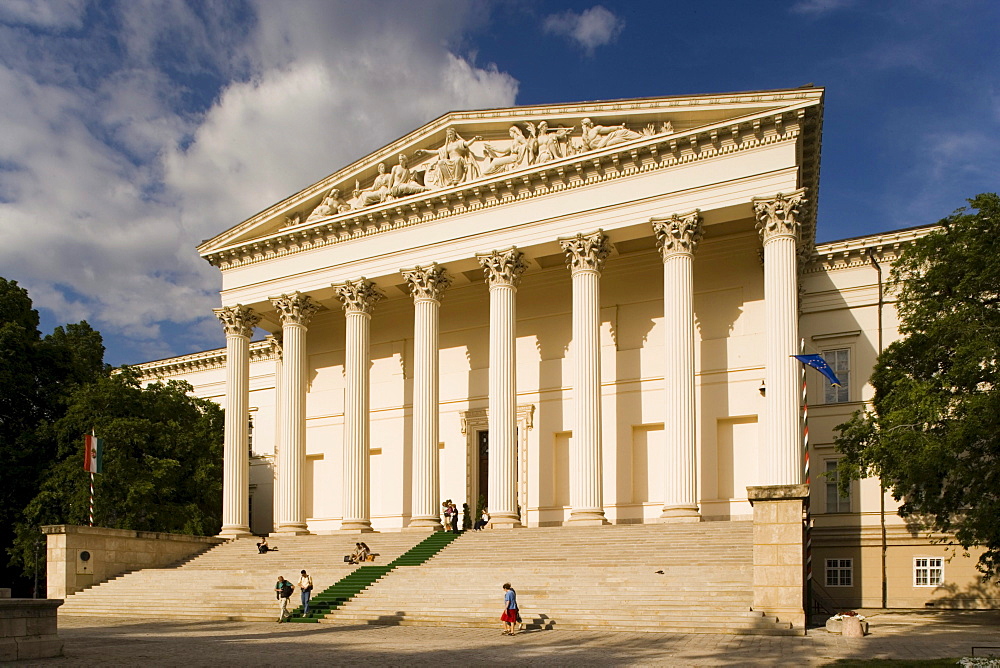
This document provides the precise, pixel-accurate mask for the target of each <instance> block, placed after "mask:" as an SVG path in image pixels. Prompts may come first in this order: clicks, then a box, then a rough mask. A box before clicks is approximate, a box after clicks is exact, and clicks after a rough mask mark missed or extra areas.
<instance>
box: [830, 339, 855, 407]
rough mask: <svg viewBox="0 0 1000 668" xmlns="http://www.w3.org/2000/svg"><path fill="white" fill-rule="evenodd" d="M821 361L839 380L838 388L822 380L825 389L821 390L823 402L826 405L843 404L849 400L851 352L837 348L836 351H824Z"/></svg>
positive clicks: (847, 349)
mask: <svg viewBox="0 0 1000 668" xmlns="http://www.w3.org/2000/svg"><path fill="white" fill-rule="evenodd" d="M823 359H825V360H826V363H827V364H829V365H830V368H831V369H833V373H834V374H836V376H837V379H838V380H840V387H834V386H833V385H832V384H831V383H830V382H829V381H827V380H826V379H824V382H825V383H826V387H825V388H824V390H823V401H824V403H828V404H843V403H846V402H848V401H850V400H851V393H850V392H849V389H848V388H850V386H851V350H850V348H838V349H837V350H824V351H823Z"/></svg>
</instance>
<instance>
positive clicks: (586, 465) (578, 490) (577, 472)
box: [569, 271, 605, 524]
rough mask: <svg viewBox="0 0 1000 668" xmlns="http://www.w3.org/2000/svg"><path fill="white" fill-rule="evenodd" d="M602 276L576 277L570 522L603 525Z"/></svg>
mask: <svg viewBox="0 0 1000 668" xmlns="http://www.w3.org/2000/svg"><path fill="white" fill-rule="evenodd" d="M600 280H601V278H600V274H599V273H598V272H597V271H576V272H574V273H573V366H574V369H575V374H574V376H575V377H574V385H573V403H574V408H575V411H574V412H575V414H576V423H575V427H574V429H573V449H572V451H571V453H570V454H571V457H570V471H571V474H572V475H571V481H570V504H571V505H572V507H573V510H572V512H571V514H570V518H569V521H570V522H572V523H574V524H604V523H605V521H604V495H603V493H602V487H603V486H602V484H601V483H602V477H603V476H602V470H603V467H602V466H601V342H600V335H601V329H600V327H601V311H600Z"/></svg>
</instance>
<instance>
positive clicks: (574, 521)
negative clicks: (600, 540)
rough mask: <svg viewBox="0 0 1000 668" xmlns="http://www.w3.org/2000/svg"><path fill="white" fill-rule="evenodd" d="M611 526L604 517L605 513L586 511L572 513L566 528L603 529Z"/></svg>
mask: <svg viewBox="0 0 1000 668" xmlns="http://www.w3.org/2000/svg"><path fill="white" fill-rule="evenodd" d="M608 524H611V522H609V521H608V518H606V517H605V516H604V511H603V510H601V511H595V510H584V511H580V512H575V513H572V514H571V515H570V516H569V519H568V520H566V526H571V527H602V526H605V525H608Z"/></svg>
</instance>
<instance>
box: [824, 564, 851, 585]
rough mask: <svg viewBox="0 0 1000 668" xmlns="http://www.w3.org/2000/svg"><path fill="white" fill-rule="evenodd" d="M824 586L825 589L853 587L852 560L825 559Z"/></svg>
mask: <svg viewBox="0 0 1000 668" xmlns="http://www.w3.org/2000/svg"><path fill="white" fill-rule="evenodd" d="M826 586H827V587H853V586H854V560H853V559H827V560H826Z"/></svg>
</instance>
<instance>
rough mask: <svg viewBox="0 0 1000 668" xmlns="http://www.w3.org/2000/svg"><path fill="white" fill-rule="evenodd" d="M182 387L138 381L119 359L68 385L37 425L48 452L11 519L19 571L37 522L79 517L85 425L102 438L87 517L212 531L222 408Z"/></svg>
mask: <svg viewBox="0 0 1000 668" xmlns="http://www.w3.org/2000/svg"><path fill="white" fill-rule="evenodd" d="M190 391H191V386H190V385H189V384H188V383H185V382H180V381H168V382H166V383H153V384H151V385H148V386H146V387H145V388H144V387H142V386H141V385H140V382H139V374H138V372H137V371H135V370H134V369H131V368H128V367H124V368H122V369H121V370H120V371H119V372H118V373H114V374H110V375H106V376H103V377H101V378H99V379H98V380H96V381H95V382H93V383H90V384H87V385H83V386H80V387H79V388H78V389H77V390H76V391H74V392H73V394H72V395H71V396H70V398H69V400H68V403H67V408H66V413H65V415H63V416H62V417H61V418H59V419H58V420H56V421H54V422H53V423H51V424H49V425H46V426H45V427H43V428H42V429H40V432H41V438H43V439H46V440H50V441H52V442H54V443H55V444H56V447H57V456H56V461H55V462H53V464H52V465H51V467H50V468H49V469H48V471H46V473H45V476H44V479H43V481H42V483H41V485H40V487H39V489H38V490H37V494H35V495H34V498H32V499H30V502H29V503H26V506H27V507H26V508H25V510H24V519H23V520H22V521H21V522H20V523H19V524H18V531H17V534H18V535H17V538H16V541H15V548H14V550H13V557H14V560H15V562H16V563H17V564H19V565H20V566H21V567H22V568H23V569H24V571H25V573H26V574H30V573H31V572H32V562H33V551H34V541H35V540H36V539H37V536H38V535H39V534H38V527H39V526H42V525H45V524H86V523H87V521H88V514H89V496H90V476H89V474H87V473H86V472H85V471H84V470H83V435H84V434H86V433H90V430H91V429H93V430H94V431H95V432H96V433H97V435H98V436H99V437H100V438H101V439H102V440H103V441H104V461H103V464H104V467H103V473H100V474H97V475H96V476H95V482H94V492H95V506H94V524H95V525H96V526H104V527H112V528H118V529H136V530H140V531H165V532H173V533H187V534H198V535H209V534H215V533H218V531H219V530H220V529H221V527H222V471H221V467H222V434H223V424H224V418H223V411H222V409H221V408H220V407H219V406H218V405H217V404H215V403H213V402H211V401H208V400H207V399H199V398H197V397H193V396H191V395H190V394H189V393H190Z"/></svg>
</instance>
